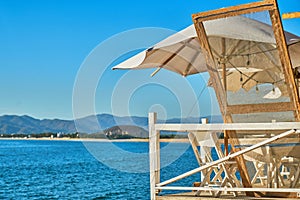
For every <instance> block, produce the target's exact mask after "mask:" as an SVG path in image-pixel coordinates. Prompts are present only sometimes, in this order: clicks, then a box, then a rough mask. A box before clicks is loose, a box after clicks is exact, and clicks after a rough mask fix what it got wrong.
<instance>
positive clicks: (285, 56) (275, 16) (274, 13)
mask: <svg viewBox="0 0 300 200" xmlns="http://www.w3.org/2000/svg"><path fill="white" fill-rule="evenodd" d="M272 1H273V4H274V9H272V10H269V13H270V17H271V21H272V27H273V32H274V36H275V39H276V43H277V48H278V53H279V58H280V61H281V64H282V67H283V73H284V76H285V81H286V84H287V90H288V93H289V96H290V99H291V102H292V103H293V105H294V113H295V118H296V120H297V121H300V103H299V93H298V87H297V85H296V82H295V77H294V73H293V68H292V63H291V59H290V56H289V53H288V49H287V44H286V40H285V35H284V31H283V26H282V22H281V19H280V14H279V10H278V5H277V2H276V0H272Z"/></svg>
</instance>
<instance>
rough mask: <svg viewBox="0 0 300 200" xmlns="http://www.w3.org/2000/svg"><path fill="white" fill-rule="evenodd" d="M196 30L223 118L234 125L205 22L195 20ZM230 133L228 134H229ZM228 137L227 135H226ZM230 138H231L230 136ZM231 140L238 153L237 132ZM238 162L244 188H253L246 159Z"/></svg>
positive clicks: (232, 133)
mask: <svg viewBox="0 0 300 200" xmlns="http://www.w3.org/2000/svg"><path fill="white" fill-rule="evenodd" d="M193 21H194V25H195V29H196V32H197V36H198V38H199V43H200V47H201V49H202V53H203V54H204V55H205V59H206V65H207V68H208V72H209V75H210V77H211V78H212V80H213V87H214V89H215V93H216V97H217V99H218V103H219V107H220V111H221V113H222V116H223V120H224V123H232V122H233V121H232V117H231V115H228V113H227V107H228V105H227V97H226V91H225V89H224V87H223V85H222V82H221V79H220V76H219V74H218V70H217V69H216V67H215V62H214V58H213V54H212V51H211V48H210V45H209V41H208V38H207V35H206V32H205V28H204V25H203V21H204V20H203V21H200V20H197V19H195V18H193ZM227 133H228V132H227ZM226 136H227V135H226ZM228 137H229V136H228ZM230 138H231V142H232V150H233V151H234V152H237V151H238V150H239V149H236V148H235V147H234V146H235V145H238V144H239V141H238V139H237V137H236V132H235V131H231V132H230ZM235 159H236V161H237V165H238V169H239V172H240V175H241V178H242V182H243V186H244V187H252V185H251V180H250V177H249V174H248V170H247V167H246V163H245V160H244V157H243V156H242V155H241V156H239V157H236V158H235ZM247 195H248V196H253V195H254V194H251V193H247Z"/></svg>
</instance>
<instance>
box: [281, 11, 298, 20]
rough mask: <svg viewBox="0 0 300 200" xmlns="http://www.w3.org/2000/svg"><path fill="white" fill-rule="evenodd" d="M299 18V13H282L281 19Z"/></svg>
mask: <svg viewBox="0 0 300 200" xmlns="http://www.w3.org/2000/svg"><path fill="white" fill-rule="evenodd" d="M293 18H300V12H292V13H284V14H282V19H293Z"/></svg>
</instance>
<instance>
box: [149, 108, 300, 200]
mask: <svg viewBox="0 0 300 200" xmlns="http://www.w3.org/2000/svg"><path fill="white" fill-rule="evenodd" d="M226 130H235V131H238V130H245V131H260V130H261V131H265V130H270V131H271V130H286V131H285V132H283V133H281V134H278V135H276V136H274V137H271V138H267V139H265V140H263V141H260V142H259V143H257V144H254V145H252V146H249V147H247V148H244V149H243V150H240V151H238V152H235V153H232V154H229V155H228V156H225V157H223V158H221V159H218V160H216V161H213V162H211V163H208V164H206V165H203V166H200V167H198V168H195V169H193V170H190V171H188V172H185V173H183V174H181V175H178V176H176V177H174V178H171V179H169V180H165V181H163V182H161V181H160V139H159V138H160V131H178V132H192V131H220V132H222V131H226ZM299 133H300V122H272V123H230V124H169V123H166V124H160V123H157V115H156V113H149V157H150V192H151V199H152V200H154V199H156V195H157V194H158V192H159V191H161V190H191V191H192V190H196V191H200V190H203V191H204V190H205V191H237V192H249V191H253V192H279V193H291V192H293V193H295V194H296V195H297V196H300V188H299V189H298V188H280V189H278V188H240V187H239V188H224V187H214V188H212V187H211V188H209V187H185V186H183V187H180V186H176V187H175V186H167V185H168V184H170V183H173V182H175V181H178V180H180V179H183V178H185V177H188V176H190V175H192V174H195V173H198V172H201V171H202V170H205V169H208V168H210V167H212V166H215V165H218V164H221V163H224V162H226V161H228V160H231V159H233V158H236V157H238V156H242V155H244V154H245V153H248V152H251V151H253V150H255V149H257V148H260V147H262V146H265V145H267V144H270V143H272V142H274V141H276V140H279V139H282V138H286V137H288V136H290V135H292V134H299Z"/></svg>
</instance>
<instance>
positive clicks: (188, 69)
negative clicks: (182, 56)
mask: <svg viewBox="0 0 300 200" xmlns="http://www.w3.org/2000/svg"><path fill="white" fill-rule="evenodd" d="M198 55H199V51H197V52H196V53H195V55H194V56H193V57H192V60H191V61H190V62H189V64H188V66H187V67H186V69H185V71H184V74H183V76H186V75H187V74H188V73H189V72H190V70H191V68H192V66H193V64H192V63H193V62H194V61H195V60H196V58H197V57H198ZM194 68H195V67H194ZM195 69H196V68H195Z"/></svg>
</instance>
